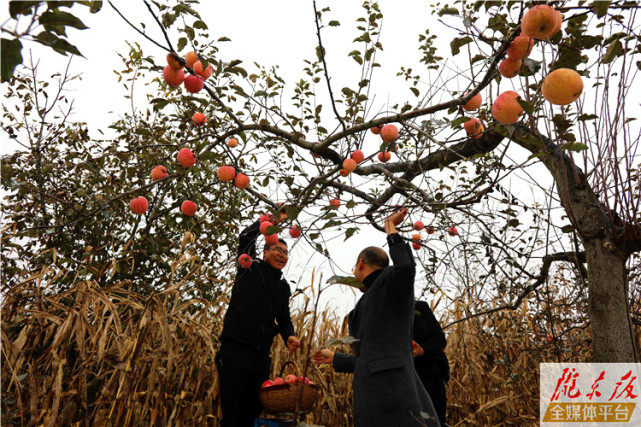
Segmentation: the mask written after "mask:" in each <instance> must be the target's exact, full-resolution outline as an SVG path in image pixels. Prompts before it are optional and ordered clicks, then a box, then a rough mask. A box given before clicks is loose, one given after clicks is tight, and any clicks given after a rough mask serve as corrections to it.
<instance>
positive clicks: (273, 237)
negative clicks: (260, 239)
mask: <svg viewBox="0 0 641 427" xmlns="http://www.w3.org/2000/svg"><path fill="white" fill-rule="evenodd" d="M276 243H278V234H276V233H274V234H267V235H266V236H265V244H267V245H269V246H271V245H275V244H276Z"/></svg>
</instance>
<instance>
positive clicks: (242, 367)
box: [216, 342, 271, 427]
mask: <svg viewBox="0 0 641 427" xmlns="http://www.w3.org/2000/svg"><path fill="white" fill-rule="evenodd" d="M270 366H271V359H270V358H269V354H264V353H258V352H257V351H256V350H252V349H251V348H249V347H247V346H245V345H243V344H238V343H233V342H223V343H222V344H221V346H220V350H219V351H218V354H216V367H217V369H218V379H219V382H220V405H221V409H222V412H223V418H222V420H221V423H220V425H221V427H253V425H254V419H255V418H256V417H258V416H259V415H260V413H261V411H262V410H263V407H262V405H261V404H260V399H259V398H258V390H259V389H260V386H261V384H262V383H263V382H264V381H266V380H267V379H269V371H270Z"/></svg>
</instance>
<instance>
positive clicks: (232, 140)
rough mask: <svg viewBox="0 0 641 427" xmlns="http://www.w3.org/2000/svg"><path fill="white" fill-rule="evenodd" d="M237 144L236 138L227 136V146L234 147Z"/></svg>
mask: <svg viewBox="0 0 641 427" xmlns="http://www.w3.org/2000/svg"><path fill="white" fill-rule="evenodd" d="M237 145H238V140H237V139H236V138H229V139H228V140H227V146H229V147H231V148H234V147H236V146H237Z"/></svg>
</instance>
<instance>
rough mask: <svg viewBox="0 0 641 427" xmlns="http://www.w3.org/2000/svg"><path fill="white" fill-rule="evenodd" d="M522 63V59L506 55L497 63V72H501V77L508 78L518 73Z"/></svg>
mask: <svg viewBox="0 0 641 427" xmlns="http://www.w3.org/2000/svg"><path fill="white" fill-rule="evenodd" d="M522 63H523V61H521V60H520V59H517V58H510V57H509V56H508V57H507V58H505V59H503V61H501V63H500V64H499V73H501V75H502V76H503V77H505V78H508V79H511V78H512V77H516V75H517V74H519V70H520V69H521V64H522Z"/></svg>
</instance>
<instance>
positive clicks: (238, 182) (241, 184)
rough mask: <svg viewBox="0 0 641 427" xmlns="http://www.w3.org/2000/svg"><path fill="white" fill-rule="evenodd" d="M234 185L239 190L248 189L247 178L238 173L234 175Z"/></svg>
mask: <svg viewBox="0 0 641 427" xmlns="http://www.w3.org/2000/svg"><path fill="white" fill-rule="evenodd" d="M234 185H235V186H236V187H238V188H240V189H241V190H244V189H245V188H247V187H249V177H248V176H247V175H245V174H244V173H238V175H236V178H234Z"/></svg>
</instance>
